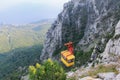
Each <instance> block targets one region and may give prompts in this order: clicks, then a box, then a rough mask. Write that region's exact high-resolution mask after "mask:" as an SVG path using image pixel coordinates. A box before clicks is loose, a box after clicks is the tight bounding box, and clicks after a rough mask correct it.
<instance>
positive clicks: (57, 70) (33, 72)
mask: <svg viewBox="0 0 120 80" xmlns="http://www.w3.org/2000/svg"><path fill="white" fill-rule="evenodd" d="M29 78H30V80H66V74H65V71H64V70H63V68H62V67H61V66H60V65H59V64H58V63H57V62H53V61H52V60H51V59H48V60H46V61H45V62H44V63H43V65H40V64H38V63H37V64H36V66H29Z"/></svg>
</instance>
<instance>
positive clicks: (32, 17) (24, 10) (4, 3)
mask: <svg viewBox="0 0 120 80" xmlns="http://www.w3.org/2000/svg"><path fill="white" fill-rule="evenodd" d="M68 1H69V0H0V23H1V22H3V23H6V24H24V23H30V22H34V21H39V20H41V19H47V18H56V17H57V14H58V13H60V12H61V11H62V9H63V4H64V3H65V2H68Z"/></svg>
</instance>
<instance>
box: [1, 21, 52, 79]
mask: <svg viewBox="0 0 120 80" xmlns="http://www.w3.org/2000/svg"><path fill="white" fill-rule="evenodd" d="M51 24H52V22H49V20H44V21H40V22H39V21H38V22H37V23H33V24H24V25H22V24H21V25H13V24H2V25H1V26H0V80H20V77H21V76H22V75H25V74H26V73H27V68H28V66H29V65H34V63H36V62H39V56H40V55H41V50H42V48H43V42H44V38H45V34H46V32H47V30H48V29H49V28H50V26H51Z"/></svg>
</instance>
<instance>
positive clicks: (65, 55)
mask: <svg viewBox="0 0 120 80" xmlns="http://www.w3.org/2000/svg"><path fill="white" fill-rule="evenodd" d="M65 45H66V46H67V47H68V50H65V51H62V52H61V61H62V62H63V64H64V65H65V66H66V67H70V66H73V65H74V60H75V56H74V54H73V46H72V42H69V43H66V44H65Z"/></svg>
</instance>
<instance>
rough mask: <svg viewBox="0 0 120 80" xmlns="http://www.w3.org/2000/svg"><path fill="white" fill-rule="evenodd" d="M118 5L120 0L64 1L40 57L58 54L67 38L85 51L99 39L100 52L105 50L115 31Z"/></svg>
mask: <svg viewBox="0 0 120 80" xmlns="http://www.w3.org/2000/svg"><path fill="white" fill-rule="evenodd" d="M119 5H120V1H119V0H114V1H113V0H71V1H69V2H68V3H66V4H64V9H63V11H62V12H61V13H60V14H59V15H58V18H57V20H56V21H55V22H54V23H53V25H52V26H51V28H50V29H49V30H48V32H47V34H46V40H45V43H44V48H43V51H42V54H41V57H40V58H41V60H43V59H46V58H48V57H52V55H53V54H59V52H60V51H61V50H62V49H63V48H64V47H63V46H64V43H66V42H68V41H73V42H74V44H75V49H76V50H78V49H81V50H83V51H89V50H90V49H91V48H94V46H95V44H96V45H98V44H97V43H98V42H100V43H101V45H100V46H102V47H100V52H103V51H104V48H105V45H106V43H107V41H108V40H109V39H110V38H111V37H110V36H112V35H114V30H115V26H116V24H117V22H118V20H119V17H120V15H119V11H120V7H119ZM95 53H96V52H95Z"/></svg>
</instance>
